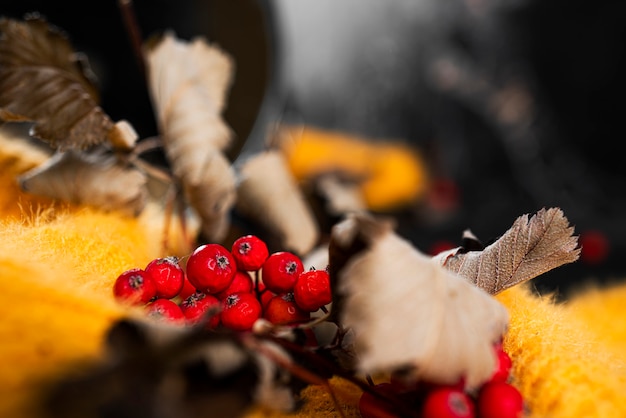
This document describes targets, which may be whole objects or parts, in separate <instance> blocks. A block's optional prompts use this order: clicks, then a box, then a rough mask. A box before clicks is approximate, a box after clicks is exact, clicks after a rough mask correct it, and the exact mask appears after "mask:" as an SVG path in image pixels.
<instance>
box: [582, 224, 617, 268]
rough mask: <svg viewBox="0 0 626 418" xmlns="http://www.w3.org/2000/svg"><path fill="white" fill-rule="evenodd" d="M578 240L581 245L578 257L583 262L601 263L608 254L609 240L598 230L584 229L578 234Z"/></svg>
mask: <svg viewBox="0 0 626 418" xmlns="http://www.w3.org/2000/svg"><path fill="white" fill-rule="evenodd" d="M578 242H579V244H580V247H581V252H580V259H581V261H582V262H583V263H586V264H590V265H597V264H601V263H603V262H604V261H606V259H607V257H608V256H609V248H610V244H609V240H608V239H607V238H606V236H605V235H604V234H603V233H602V232H600V231H594V230H591V231H585V232H583V233H582V234H580V237H579V238H578Z"/></svg>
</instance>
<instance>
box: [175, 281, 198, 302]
mask: <svg viewBox="0 0 626 418" xmlns="http://www.w3.org/2000/svg"><path fill="white" fill-rule="evenodd" d="M197 291H198V289H196V288H195V287H193V285H192V284H191V282H189V279H188V278H187V276H185V281H184V282H183V288H182V290H181V291H180V293H179V294H178V296H179V297H180V299H181V300H185V299H187V298H188V297H189V296H191V295H193V294H194V293H196V292H197Z"/></svg>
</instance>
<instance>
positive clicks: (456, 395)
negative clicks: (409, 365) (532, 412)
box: [359, 344, 524, 418]
mask: <svg viewBox="0 0 626 418" xmlns="http://www.w3.org/2000/svg"><path fill="white" fill-rule="evenodd" d="M494 349H495V351H496V355H497V359H498V360H497V367H496V371H495V372H494V374H493V376H492V377H491V379H490V380H489V381H488V382H486V383H485V384H483V385H482V386H481V387H480V388H479V389H478V390H477V391H475V392H472V393H470V392H468V391H466V390H465V389H464V386H463V383H462V382H459V384H458V385H450V386H446V385H436V384H429V383H426V382H418V383H416V384H412V385H407V384H406V383H405V382H404V381H403V380H402V379H401V378H400V377H398V376H394V375H392V376H391V379H390V380H389V381H388V382H383V383H378V384H376V385H375V386H374V389H375V391H376V392H378V393H381V394H383V395H389V396H390V398H391V399H396V400H399V401H400V402H401V403H402V405H406V406H407V407H408V408H410V409H411V410H414V411H417V412H416V414H415V415H416V416H419V417H421V418H521V417H522V416H523V414H524V400H523V398H522V395H521V394H520V392H519V391H518V390H517V389H516V388H515V386H513V385H511V384H510V383H509V382H508V381H509V379H510V373H511V358H510V357H509V355H508V354H507V353H506V352H505V351H504V350H503V349H502V345H501V344H498V345H496V346H495V347H494ZM394 408H395V409H397V403H395V404H394V403H393V402H389V401H388V400H386V399H383V398H381V397H377V396H376V395H374V394H372V393H370V392H363V394H362V395H361V398H360V400H359V410H360V412H361V416H362V417H363V418H375V417H376V418H381V417H384V418H393V417H399V416H403V415H406V414H403V411H396V410H395V409H394Z"/></svg>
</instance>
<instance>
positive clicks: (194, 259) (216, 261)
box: [187, 244, 237, 294]
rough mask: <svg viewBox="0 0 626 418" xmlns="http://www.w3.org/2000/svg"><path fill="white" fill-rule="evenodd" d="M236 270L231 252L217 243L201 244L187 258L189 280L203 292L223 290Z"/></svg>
mask: <svg viewBox="0 0 626 418" xmlns="http://www.w3.org/2000/svg"><path fill="white" fill-rule="evenodd" d="M236 271H237V266H236V264H235V259H234V258H233V256H232V254H231V253H230V251H228V250H227V249H226V248H224V247H223V246H221V245H219V244H205V245H201V246H200V247H198V248H196V250H195V251H194V252H193V253H192V254H191V255H190V256H189V260H187V278H188V279H189V282H190V283H191V284H192V285H193V287H195V288H196V289H198V290H200V291H203V292H205V293H212V294H213V293H219V292H221V291H222V290H225V289H226V288H227V287H228V286H229V285H230V282H231V281H232V280H233V277H234V276H235V272H236Z"/></svg>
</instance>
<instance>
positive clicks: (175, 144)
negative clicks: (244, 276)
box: [146, 33, 236, 241]
mask: <svg viewBox="0 0 626 418" xmlns="http://www.w3.org/2000/svg"><path fill="white" fill-rule="evenodd" d="M146 62H147V68H148V81H149V88H150V94H151V97H152V102H153V104H154V108H155V111H156V114H157V120H158V123H159V128H160V131H161V136H162V138H163V145H164V148H165V153H166V156H167V158H168V161H169V163H170V166H171V168H172V171H173V173H174V176H175V177H176V178H177V179H178V180H179V181H180V183H181V184H182V185H183V190H184V193H185V196H186V198H187V199H188V200H189V202H190V203H191V204H192V206H193V207H194V209H196V211H197V212H198V214H199V216H200V218H202V223H203V230H204V232H205V234H208V235H207V238H208V239H210V240H214V241H219V240H220V239H221V238H222V237H223V236H224V233H225V232H226V231H227V226H228V211H229V209H230V208H231V207H232V206H233V204H234V196H235V194H236V191H235V173H234V171H233V170H231V169H230V167H227V164H226V158H225V157H224V156H223V155H222V154H221V152H222V151H223V150H224V149H225V148H226V147H227V146H228V145H229V143H230V141H231V138H232V132H231V130H230V128H229V127H228V126H227V125H226V123H225V122H224V120H223V119H222V116H221V112H222V109H223V107H224V104H225V101H226V92H227V90H228V88H229V86H230V82H231V77H232V67H233V64H232V61H231V59H230V57H229V56H228V55H226V54H225V53H224V52H222V51H221V50H219V49H218V48H217V47H215V46H212V45H209V44H207V43H206V41H205V40H203V39H200V38H198V39H195V40H193V41H192V42H184V41H181V40H179V39H177V38H176V37H175V36H174V35H173V34H172V33H167V34H165V35H164V36H163V37H162V38H161V39H159V40H158V41H157V42H156V44H155V45H152V46H150V47H147V48H146ZM212 165H215V166H214V167H212ZM216 186H217V187H218V188H219V190H217V191H216V190H212V188H214V187H216Z"/></svg>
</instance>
